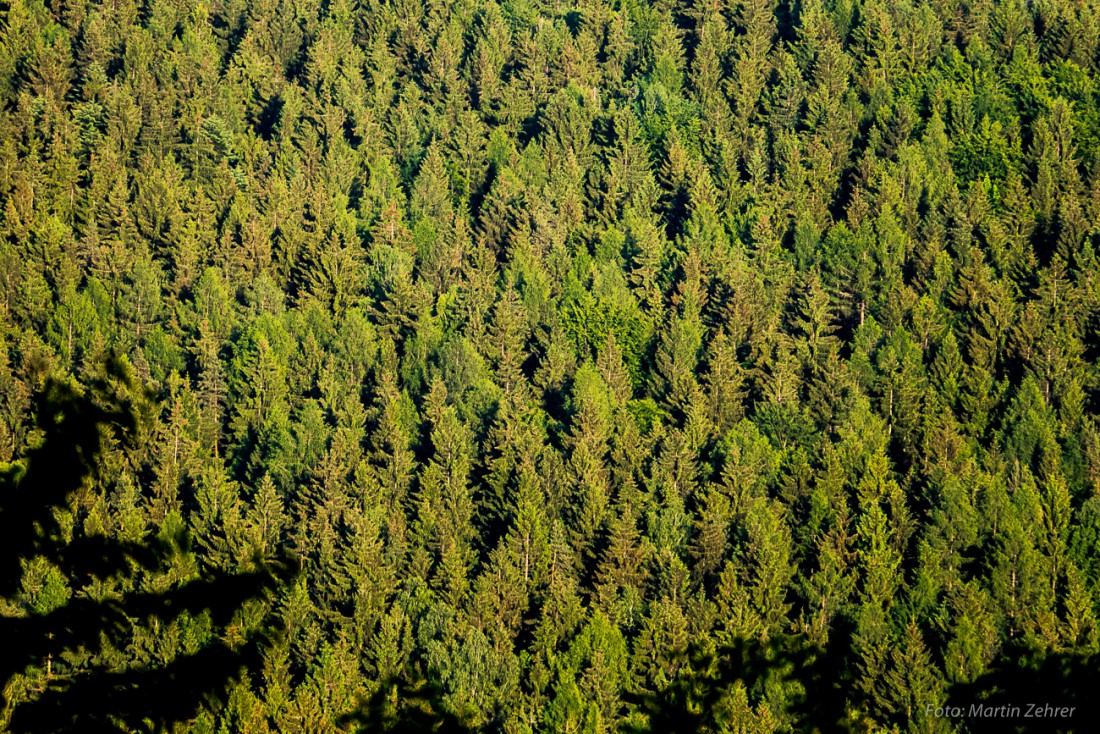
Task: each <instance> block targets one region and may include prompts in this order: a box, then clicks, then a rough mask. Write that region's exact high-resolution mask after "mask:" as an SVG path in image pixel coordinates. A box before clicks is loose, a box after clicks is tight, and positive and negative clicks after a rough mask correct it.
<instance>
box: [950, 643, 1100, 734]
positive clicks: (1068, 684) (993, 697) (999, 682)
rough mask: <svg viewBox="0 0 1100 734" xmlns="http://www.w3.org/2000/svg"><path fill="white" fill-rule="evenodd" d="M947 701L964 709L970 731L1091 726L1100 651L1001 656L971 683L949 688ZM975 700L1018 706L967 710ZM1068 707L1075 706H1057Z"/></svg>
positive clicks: (1099, 696)
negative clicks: (989, 711)
mask: <svg viewBox="0 0 1100 734" xmlns="http://www.w3.org/2000/svg"><path fill="white" fill-rule="evenodd" d="M948 703H949V705H951V706H958V707H961V708H962V709H963V712H964V718H965V722H966V730H967V731H969V732H971V733H972V734H977V733H979V732H1039V731H1041V732H1081V731H1094V730H1095V727H1096V723H1097V722H1098V721H1100V655H1091V656H1084V655H1070V654H1053V655H1047V656H1045V657H1041V658H1034V659H1033V658H1030V657H1028V656H1026V655H1017V656H1013V657H1009V658H1007V659H1005V658H1002V659H1001V660H1000V661H998V662H994V663H993V664H991V665H990V672H988V673H986V674H985V675H983V676H981V677H980V678H978V679H977V680H975V681H974V682H973V683H969V684H966V685H959V686H955V687H954V688H952V689H951V691H950V694H949V697H948ZM975 704H978V705H980V706H982V707H993V708H994V709H996V708H999V707H1015V708H1017V709H1019V711H1018V712H1016V711H1013V712H1012V713H1013V715H1012V716H994V715H985V716H970V715H969V714H970V712H971V707H972V706H973V705H975ZM1033 705H1034V707H1033ZM1046 707H1049V708H1046ZM1067 708H1072V709H1074V710H1073V712H1072V714H1071V715H1066V716H1059V715H1056V713H1057V711H1056V710H1057V709H1067ZM1063 713H1065V712H1063ZM1029 714H1030V715H1029Z"/></svg>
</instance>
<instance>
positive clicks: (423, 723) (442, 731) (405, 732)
mask: <svg viewBox="0 0 1100 734" xmlns="http://www.w3.org/2000/svg"><path fill="white" fill-rule="evenodd" d="M340 725H341V726H342V727H351V728H352V729H353V730H355V731H364V732H389V733H391V734H422V733H426V732H432V733H433V734H468V733H469V732H472V731H473V730H472V729H470V728H468V727H466V726H465V725H464V724H463V723H462V722H461V721H460V720H459V719H458V717H456V716H454V715H453V714H450V713H448V712H447V711H445V710H444V708H443V705H442V691H441V690H439V688H438V687H437V686H434V685H432V684H430V683H426V682H423V681H422V682H420V683H418V684H415V685H410V684H408V683H406V682H404V681H400V680H392V681H387V682H386V683H383V684H382V687H381V688H380V689H379V691H378V693H376V694H375V695H373V696H371V697H369V698H365V699H363V700H362V701H360V702H359V705H358V708H357V709H356V710H355V711H353V712H352V713H350V714H348V715H346V716H344V717H343V718H342V719H341V720H340Z"/></svg>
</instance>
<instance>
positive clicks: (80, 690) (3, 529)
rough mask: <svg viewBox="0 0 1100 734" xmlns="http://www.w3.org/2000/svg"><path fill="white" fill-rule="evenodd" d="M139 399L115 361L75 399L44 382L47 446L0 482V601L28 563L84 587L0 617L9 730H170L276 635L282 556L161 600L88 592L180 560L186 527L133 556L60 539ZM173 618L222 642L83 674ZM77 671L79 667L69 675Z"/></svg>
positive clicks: (68, 390) (116, 545) (123, 548)
mask: <svg viewBox="0 0 1100 734" xmlns="http://www.w3.org/2000/svg"><path fill="white" fill-rule="evenodd" d="M145 400H146V396H144V395H142V394H141V393H140V391H139V389H138V388H137V386H136V382H135V380H134V379H133V377H132V375H131V374H130V372H129V370H128V368H127V366H126V365H125V364H124V363H123V362H121V361H119V360H116V359H110V360H108V361H107V362H106V363H105V365H104V369H103V374H102V376H101V377H100V378H99V379H98V380H97V381H95V382H94V383H93V384H92V385H91V386H90V387H89V388H88V389H86V390H84V391H82V392H81V391H78V390H77V389H75V388H74V387H72V386H70V385H69V384H66V383H64V382H61V381H59V380H54V379H50V380H47V382H46V384H45V386H44V388H43V389H42V391H41V393H40V395H39V396H38V398H37V401H36V409H37V423H38V426H39V429H40V430H41V431H42V436H41V438H40V439H39V440H38V441H37V443H36V444H35V445H34V446H33V447H32V448H30V449H29V450H28V451H27V452H26V454H25V456H24V457H23V458H22V459H20V460H19V461H17V462H15V463H13V464H11V465H8V466H6V467H4V468H3V470H2V474H0V564H2V565H0V569H2V573H0V598H16V597H18V596H19V595H20V593H21V592H25V591H26V589H25V588H23V587H25V586H26V585H27V578H26V577H27V568H28V562H30V561H38V562H44V563H46V564H48V568H49V569H50V573H51V574H59V575H60V578H62V579H64V580H65V581H66V582H74V583H76V584H81V585H83V584H84V583H86V582H90V583H88V585H86V586H83V589H82V591H79V592H78V593H77V594H76V595H75V596H73V597H71V598H64V599H62V600H60V601H59V602H57V603H55V604H50V606H51V607H52V608H50V609H48V610H46V611H42V610H35V609H33V608H27V607H28V606H31V607H33V605H28V604H26V603H25V602H24V603H23V604H19V603H18V601H17V602H16V603H9V605H8V608H9V609H16V610H19V613H17V614H6V615H5V616H2V617H0V639H2V640H3V641H4V642H3V654H2V655H0V680H2V681H3V695H4V699H3V704H4V705H5V707H7V708H8V709H9V710H8V716H9V720H8V726H9V727H10V729H11V730H12V731H25V732H51V731H77V730H79V731H95V730H125V731H132V730H161V729H164V728H167V727H170V726H171V725H172V724H173V723H174V722H179V721H183V720H186V719H188V718H189V717H192V716H194V714H195V712H196V710H197V709H198V707H199V706H200V705H201V704H203V703H208V704H209V703H212V702H213V701H214V700H215V699H216V697H218V696H220V695H222V694H223V693H224V691H225V690H226V687H227V683H228V682H229V681H230V680H231V679H232V678H233V677H235V676H238V675H239V674H241V672H242V671H243V670H245V669H247V668H249V667H251V666H255V665H256V664H257V663H258V662H259V660H260V652H261V650H262V649H263V647H264V646H265V645H266V644H267V643H268V642H269V641H270V639H271V638H272V637H273V636H276V635H278V634H279V630H278V625H277V624H275V622H274V621H273V620H272V619H271V618H270V615H268V614H267V613H266V612H264V611H263V605H264V603H265V601H266V600H268V599H269V597H270V594H271V592H272V591H273V590H274V589H275V588H276V587H277V586H278V585H279V584H280V583H282V582H283V581H285V580H286V579H288V578H289V576H290V574H291V573H292V570H293V564H291V563H289V562H288V561H287V560H286V559H283V558H281V557H280V558H278V559H276V560H275V561H274V562H270V561H269V562H264V561H263V560H262V559H259V558H257V559H255V560H254V561H253V566H254V569H255V570H253V571H251V572H246V573H237V574H212V573H209V572H206V573H204V574H203V575H202V576H200V577H199V578H194V579H192V580H189V581H184V582H183V583H179V584H173V585H170V586H169V587H168V588H165V589H163V590H149V589H145V588H141V587H140V586H138V587H137V588H135V589H133V590H130V591H121V592H120V591H118V590H117V589H116V590H111V591H108V592H106V593H103V594H101V595H96V594H93V593H92V592H91V591H90V590H91V589H93V588H95V587H96V586H97V585H102V584H103V583H104V582H110V581H117V580H128V581H130V582H134V581H135V580H137V579H138V576H139V574H141V573H142V572H156V571H158V570H160V569H162V568H163V567H165V566H166V565H167V564H169V563H171V562H172V561H173V559H175V558H177V557H178V556H179V555H180V554H181V553H184V552H186V551H187V546H188V538H187V537H186V533H185V531H184V530H183V529H182V528H177V529H176V530H175V531H173V532H170V533H165V532H161V533H160V534H159V535H158V536H157V537H155V538H152V539H150V540H149V541H147V542H141V543H134V542H129V543H128V542H122V541H118V540H115V539H111V538H108V537H106V536H84V537H77V538H75V539H72V540H69V539H67V538H66V537H65V535H66V533H65V531H64V528H63V527H62V524H61V523H60V522H59V518H61V517H63V514H62V513H63V512H64V511H66V510H67V509H69V507H70V501H71V500H72V499H73V497H74V496H75V495H77V494H79V493H81V492H84V491H87V490H88V487H89V485H90V483H91V482H93V481H94V480H95V479H96V477H97V474H98V473H99V462H100V461H101V459H102V451H103V447H104V444H105V442H107V441H118V442H120V443H121V448H123V449H125V448H126V446H127V442H128V441H129V437H130V435H131V434H132V432H133V431H135V429H136V427H137V424H138V422H139V421H140V420H142V418H143V416H142V410H143V408H144V405H145V402H144V401H145ZM47 578H48V579H49V576H48V577H47ZM56 578H57V576H54V579H56ZM54 583H55V587H56V586H57V584H56V581H55V582H54ZM49 584H50V581H49V580H47V582H46V583H45V585H44V586H45V587H48V586H49ZM130 585H132V586H133V585H135V584H133V583H131V584H130ZM39 592H41V589H39ZM63 596H64V595H63ZM250 605H251V606H250ZM257 605H259V606H257ZM21 606H22V609H21V608H20V607H21ZM181 615H187V616H188V617H189V618H192V619H203V620H204V621H206V622H207V623H208V624H209V626H210V629H211V630H215V631H219V632H220V633H221V634H211V635H208V638H209V639H207V640H206V641H205V642H204V643H203V644H200V645H198V646H197V649H194V650H191V651H185V652H182V653H179V652H177V654H174V655H171V656H170V658H169V659H167V660H162V661H160V662H149V663H145V664H132V665H124V666H121V667H118V666H112V665H106V664H99V663H95V662H87V661H88V660H94V654H95V653H96V652H103V651H104V649H105V648H106V647H107V646H114V647H116V648H119V647H123V646H125V645H126V642H127V640H128V639H129V638H130V637H131V636H132V635H133V633H134V631H135V629H137V628H140V627H145V628H147V629H148V630H150V631H151V634H152V635H153V636H154V637H155V635H156V634H157V631H158V630H159V629H160V626H161V625H166V624H168V623H170V622H171V621H172V620H175V619H177V618H179V617H180V616H181ZM81 659H83V660H85V662H83V663H82V662H74V661H80V660H81ZM29 670H34V671H36V672H37V675H32V676H25V677H26V678H27V680H28V681H30V680H33V681H35V683H34V684H31V685H27V686H23V690H22V691H21V694H20V695H18V696H17V697H15V699H13V697H12V696H11V693H12V688H13V686H12V682H13V678H14V677H16V676H18V675H20V674H25V673H27V672H28V671H29ZM9 699H12V700H9ZM16 699H17V700H16Z"/></svg>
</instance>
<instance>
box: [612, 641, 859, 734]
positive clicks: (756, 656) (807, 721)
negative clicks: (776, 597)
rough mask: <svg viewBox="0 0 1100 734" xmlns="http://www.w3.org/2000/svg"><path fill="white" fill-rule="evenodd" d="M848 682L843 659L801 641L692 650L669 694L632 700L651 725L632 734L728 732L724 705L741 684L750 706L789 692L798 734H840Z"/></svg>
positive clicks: (641, 727)
mask: <svg viewBox="0 0 1100 734" xmlns="http://www.w3.org/2000/svg"><path fill="white" fill-rule="evenodd" d="M844 680H845V676H844V675H843V661H842V660H841V659H840V658H839V657H838V656H836V655H835V654H831V653H830V651H827V650H822V649H820V648H818V647H816V646H814V645H812V644H809V643H808V642H806V641H805V640H803V639H800V638H796V637H773V638H771V639H769V640H768V641H766V642H759V641H756V640H738V641H737V642H735V643H734V644H732V645H730V646H727V647H723V648H719V649H717V650H708V649H702V648H695V649H691V650H689V652H688V654H687V665H686V666H685V667H684V669H683V670H682V671H681V673H680V675H679V676H677V678H676V680H674V681H673V682H672V683H671V684H670V685H669V686H668V687H667V688H665V689H664V690H663V691H660V692H656V693H653V692H645V693H642V694H640V695H636V696H634V697H633V701H632V702H633V703H634V704H635V705H636V706H637V710H638V711H640V712H641V713H644V714H645V715H646V717H647V718H648V725H643V726H635V727H633V728H628V729H627V731H631V732H634V733H635V734H643V732H646V733H648V732H654V733H656V732H684V733H685V734H686V733H688V732H704V731H726V730H727V728H725V727H728V726H729V725H730V724H731V723H732V722H728V721H725V720H724V713H725V710H726V709H727V708H728V707H727V706H723V705H722V703H721V702H722V700H723V698H725V697H726V696H727V695H728V693H729V691H730V689H731V687H732V686H734V684H736V683H737V682H738V681H740V682H741V684H742V685H743V686H744V687H745V690H746V693H747V694H748V700H749V703H750V704H753V702H754V701H757V700H759V699H760V698H761V695H762V694H763V693H764V691H765V689H767V690H770V691H774V690H779V689H783V690H785V691H786V692H787V695H788V696H789V698H788V706H787V710H788V711H789V712H790V713H791V714H793V715H794V718H795V720H796V721H797V722H798V727H799V731H805V732H817V731H821V732H828V731H841V730H843V729H844V721H845V713H844V704H845V696H844V692H843V691H844V689H843V687H842V686H843V684H844Z"/></svg>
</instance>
